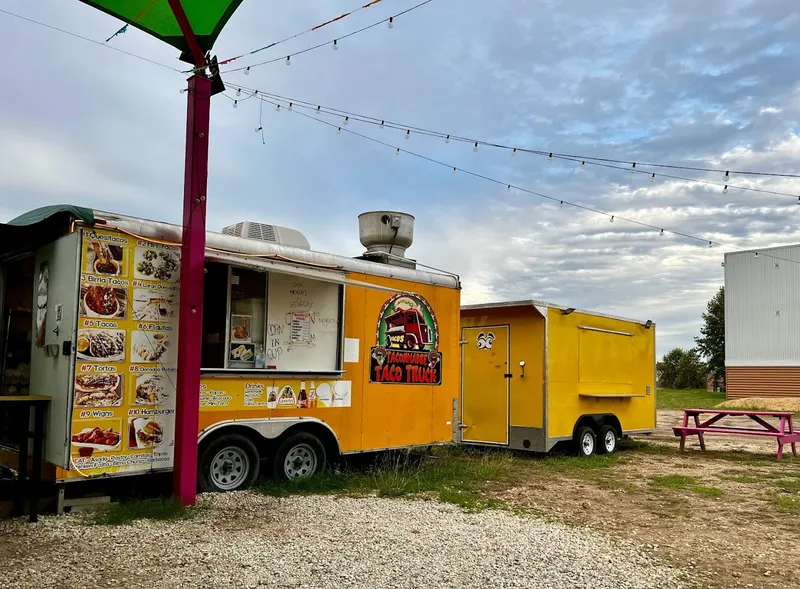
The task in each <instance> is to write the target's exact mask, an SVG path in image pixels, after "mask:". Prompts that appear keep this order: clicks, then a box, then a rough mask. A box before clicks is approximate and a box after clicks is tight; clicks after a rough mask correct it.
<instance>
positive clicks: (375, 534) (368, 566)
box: [0, 492, 686, 589]
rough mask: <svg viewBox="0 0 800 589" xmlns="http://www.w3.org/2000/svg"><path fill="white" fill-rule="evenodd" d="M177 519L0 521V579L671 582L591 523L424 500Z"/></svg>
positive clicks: (245, 508) (367, 584) (295, 583)
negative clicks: (586, 527)
mask: <svg viewBox="0 0 800 589" xmlns="http://www.w3.org/2000/svg"><path fill="white" fill-rule="evenodd" d="M200 503H201V504H202V505H204V506H206V507H207V508H208V509H207V510H205V511H204V512H203V515H202V516H200V517H198V518H195V519H192V520H189V521H183V522H148V521H138V522H136V523H134V524H132V525H126V526H118V527H107V526H87V525H84V523H83V519H84V517H85V516H84V515H80V514H78V515H72V516H61V517H56V516H48V517H43V518H41V520H40V523H38V524H34V525H30V524H27V523H25V521H24V520H21V519H20V520H13V521H5V522H0V571H3V573H4V578H3V580H2V582H0V585H1V586H2V587H3V588H4V589H18V588H23V587H24V588H25V589H34V588H36V589H38V588H42V589H45V588H49V589H55V588H58V589H62V588H64V589H72V588H79V587H80V588H84V587H91V588H97V587H119V588H121V587H130V586H147V587H158V588H160V589H177V588H192V589H195V588H196V587H204V588H209V589H212V588H222V587H225V588H239V587H241V588H256V587H281V588H283V587H287V588H288V587H292V588H309V589H311V588H313V589H321V588H327V587H337V588H338V587H348V588H356V587H359V588H361V587H364V588H370V589H372V588H374V587H381V588H383V587H386V588H400V587H402V588H410V587H426V588H427V587H433V588H442V587H458V588H460V589H465V588H471V587H475V588H485V587H492V588H495V587H526V588H540V587H541V588H545V587H547V588H551V589H567V588H573V587H574V588H581V589H583V588H585V587H592V588H593V589H606V588H607V589H645V588H647V589H661V588H667V587H669V588H673V589H682V588H684V587H686V585H684V583H683V581H682V580H681V578H680V575H679V573H678V572H677V571H675V570H672V569H670V568H668V567H666V566H663V565H660V564H658V563H656V562H653V561H650V560H648V559H646V558H645V557H643V556H642V555H641V554H640V553H639V551H638V550H637V548H636V547H635V546H634V545H632V544H620V543H613V542H612V541H610V540H609V539H607V538H606V537H605V536H603V535H600V534H598V533H597V532H591V531H588V530H583V529H577V528H571V527H568V526H565V525H561V524H554V523H546V522H543V521H540V520H536V519H533V518H529V517H520V516H516V515H512V514H508V513H505V512H501V511H484V512H481V513H466V512H464V511H462V510H460V509H458V508H457V507H454V506H450V505H445V504H441V503H438V502H434V501H409V500H394V499H377V498H365V499H352V498H346V497H333V496H319V497H292V498H288V499H275V498H270V497H265V496H262V495H259V494H256V493H248V492H242V493H229V494H221V495H204V496H202V497H201V500H200Z"/></svg>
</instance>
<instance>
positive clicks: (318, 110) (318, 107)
mask: <svg viewBox="0 0 800 589" xmlns="http://www.w3.org/2000/svg"><path fill="white" fill-rule="evenodd" d="M321 108H322V107H321V106H317V114H319V113H320V109H321Z"/></svg>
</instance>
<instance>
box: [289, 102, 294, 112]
mask: <svg viewBox="0 0 800 589" xmlns="http://www.w3.org/2000/svg"><path fill="white" fill-rule="evenodd" d="M292 106H294V105H293V104H292V103H291V102H290V103H289V110H290V111H291V110H292Z"/></svg>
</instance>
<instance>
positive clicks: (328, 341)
mask: <svg viewBox="0 0 800 589" xmlns="http://www.w3.org/2000/svg"><path fill="white" fill-rule="evenodd" d="M341 288H342V287H341V286H340V285H338V284H334V283H331V282H322V281H319V280H312V279H310V278H303V277H299V276H291V275H288V274H277V273H275V272H270V273H269V287H268V291H269V292H268V297H267V333H266V342H265V345H264V348H265V353H266V368H267V369H271V370H279V371H282V372H284V371H285V372H333V371H336V370H338V369H339V343H340V342H339V340H340V329H339V322H340V320H341V316H340V310H341Z"/></svg>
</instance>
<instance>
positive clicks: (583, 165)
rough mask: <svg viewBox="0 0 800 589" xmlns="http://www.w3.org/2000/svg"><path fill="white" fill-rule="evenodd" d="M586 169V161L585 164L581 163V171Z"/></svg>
mask: <svg viewBox="0 0 800 589" xmlns="http://www.w3.org/2000/svg"><path fill="white" fill-rule="evenodd" d="M585 169H586V162H585V161H584V162H581V170H585Z"/></svg>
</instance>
